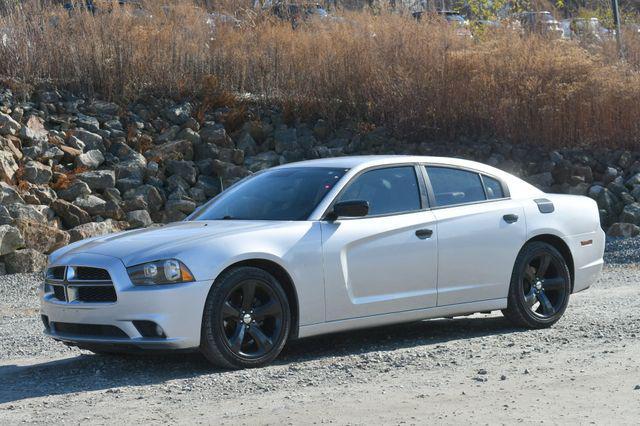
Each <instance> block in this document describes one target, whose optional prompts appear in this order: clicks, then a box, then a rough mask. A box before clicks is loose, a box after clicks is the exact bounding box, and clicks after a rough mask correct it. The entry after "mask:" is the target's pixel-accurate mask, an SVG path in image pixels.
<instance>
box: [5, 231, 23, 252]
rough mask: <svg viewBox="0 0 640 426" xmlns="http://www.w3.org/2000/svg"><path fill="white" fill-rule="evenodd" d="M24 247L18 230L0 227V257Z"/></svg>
mask: <svg viewBox="0 0 640 426" xmlns="http://www.w3.org/2000/svg"><path fill="white" fill-rule="evenodd" d="M22 247H24V240H23V239H22V235H21V234H20V231H19V230H18V228H15V227H13V226H9V225H0V256H4V255H5V254H8V253H11V252H13V251H16V250H17V249H19V248H22Z"/></svg>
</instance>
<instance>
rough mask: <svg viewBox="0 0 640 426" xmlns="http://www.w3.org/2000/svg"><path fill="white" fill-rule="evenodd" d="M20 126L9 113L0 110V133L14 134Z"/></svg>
mask: <svg viewBox="0 0 640 426" xmlns="http://www.w3.org/2000/svg"><path fill="white" fill-rule="evenodd" d="M21 128H22V126H21V125H20V123H18V122H17V121H16V120H14V119H13V118H12V117H11V116H10V115H7V114H4V113H2V112H0V135H16V134H18V132H19V131H20V129H21Z"/></svg>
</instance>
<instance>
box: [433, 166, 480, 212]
mask: <svg viewBox="0 0 640 426" xmlns="http://www.w3.org/2000/svg"><path fill="white" fill-rule="evenodd" d="M427 174H428V175H429V180H430V181H431V187H432V188H433V192H434V195H435V197H436V204H437V205H438V206H449V205H452V204H462V203H473V202H475V201H482V200H485V195H484V189H483V188H482V181H481V180H480V175H479V174H478V173H474V172H469V171H466V170H460V169H453V168H449V167H427Z"/></svg>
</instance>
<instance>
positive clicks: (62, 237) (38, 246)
mask: <svg viewBox="0 0 640 426" xmlns="http://www.w3.org/2000/svg"><path fill="white" fill-rule="evenodd" d="M15 227H16V228H17V229H18V230H19V231H20V233H21V234H22V238H23V240H24V245H25V247H26V248H30V249H34V250H37V251H39V252H40V253H46V254H49V253H51V252H53V251H54V250H57V249H59V248H60V247H64V246H66V245H67V244H69V234H68V233H66V232H64V231H61V230H59V229H58V228H54V227H53V226H48V225H46V224H44V223H41V222H34V221H31V220H24V219H19V220H16V221H15Z"/></svg>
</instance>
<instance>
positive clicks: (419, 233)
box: [416, 229, 433, 240]
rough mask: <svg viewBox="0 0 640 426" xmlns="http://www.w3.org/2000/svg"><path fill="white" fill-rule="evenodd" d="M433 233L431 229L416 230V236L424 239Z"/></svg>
mask: <svg viewBox="0 0 640 426" xmlns="http://www.w3.org/2000/svg"><path fill="white" fill-rule="evenodd" d="M432 235H433V231H432V230H431V229H418V230H417V231H416V237H418V238H420V239H421V240H426V239H427V238H431V236H432Z"/></svg>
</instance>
